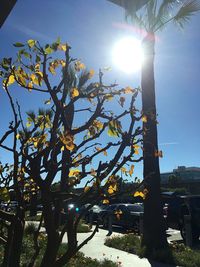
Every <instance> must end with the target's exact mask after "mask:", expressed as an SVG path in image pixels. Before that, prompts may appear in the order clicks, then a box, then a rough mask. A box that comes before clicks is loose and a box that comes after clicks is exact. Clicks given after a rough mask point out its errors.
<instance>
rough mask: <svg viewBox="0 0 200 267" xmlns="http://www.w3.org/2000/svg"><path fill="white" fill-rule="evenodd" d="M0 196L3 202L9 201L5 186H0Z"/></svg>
mask: <svg viewBox="0 0 200 267" xmlns="http://www.w3.org/2000/svg"><path fill="white" fill-rule="evenodd" d="M0 198H1V199H2V200H3V201H5V202H9V201H10V195H9V191H8V189H7V188H6V187H2V188H0Z"/></svg>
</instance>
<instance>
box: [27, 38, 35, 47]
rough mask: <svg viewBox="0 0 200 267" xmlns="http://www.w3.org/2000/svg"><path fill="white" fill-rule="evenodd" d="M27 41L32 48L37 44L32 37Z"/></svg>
mask: <svg viewBox="0 0 200 267" xmlns="http://www.w3.org/2000/svg"><path fill="white" fill-rule="evenodd" d="M27 43H28V46H29V47H30V48H32V47H33V46H34V45H35V44H36V41H35V40H32V39H30V40H28V41H27Z"/></svg>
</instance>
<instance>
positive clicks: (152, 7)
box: [146, 0, 157, 31]
mask: <svg viewBox="0 0 200 267" xmlns="http://www.w3.org/2000/svg"><path fill="white" fill-rule="evenodd" d="M156 7H157V1H155V0H151V1H149V2H148V3H147V4H146V10H147V21H148V30H149V31H152V30H153V26H154V23H155V18H156Z"/></svg>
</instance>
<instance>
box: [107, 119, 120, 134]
mask: <svg viewBox="0 0 200 267" xmlns="http://www.w3.org/2000/svg"><path fill="white" fill-rule="evenodd" d="M121 128H122V126H121V123H120V121H117V120H113V121H110V122H109V124H108V135H109V136H111V137H119V134H120V133H121Z"/></svg>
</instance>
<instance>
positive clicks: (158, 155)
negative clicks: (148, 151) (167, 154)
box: [155, 150, 163, 158]
mask: <svg viewBox="0 0 200 267" xmlns="http://www.w3.org/2000/svg"><path fill="white" fill-rule="evenodd" d="M155 157H160V158H162V157H163V152H162V150H156V151H155Z"/></svg>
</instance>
